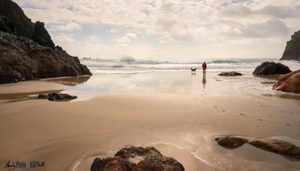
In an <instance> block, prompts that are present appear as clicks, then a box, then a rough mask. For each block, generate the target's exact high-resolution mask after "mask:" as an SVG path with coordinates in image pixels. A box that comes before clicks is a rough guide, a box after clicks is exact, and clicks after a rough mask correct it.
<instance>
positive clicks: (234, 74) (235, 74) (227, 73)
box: [218, 71, 243, 76]
mask: <svg viewBox="0 0 300 171" xmlns="http://www.w3.org/2000/svg"><path fill="white" fill-rule="evenodd" d="M218 75H219V76H241V75H243V74H241V73H239V72H235V71H231V72H221V73H219V74H218Z"/></svg>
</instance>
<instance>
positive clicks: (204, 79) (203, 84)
mask: <svg viewBox="0 0 300 171" xmlns="http://www.w3.org/2000/svg"><path fill="white" fill-rule="evenodd" d="M205 84H206V73H205V72H203V77H202V87H203V88H205Z"/></svg>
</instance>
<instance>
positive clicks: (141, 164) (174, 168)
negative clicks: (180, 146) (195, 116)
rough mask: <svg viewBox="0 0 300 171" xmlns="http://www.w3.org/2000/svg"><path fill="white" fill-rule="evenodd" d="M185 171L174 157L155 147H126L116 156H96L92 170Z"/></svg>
mask: <svg viewBox="0 0 300 171" xmlns="http://www.w3.org/2000/svg"><path fill="white" fill-rule="evenodd" d="M112 170H113V171H147V170H149V171H150V170H153V171H184V167H183V166H182V164H180V163H179V162H178V161H176V160H175V159H173V158H170V157H165V156H163V155H162V154H161V153H160V152H159V151H157V150H156V149H155V148H153V147H146V148H143V147H125V148H123V149H121V150H120V151H118V152H117V153H116V154H115V156H114V157H110V158H105V159H99V158H96V159H95V160H94V162H93V164H92V166H91V171H112Z"/></svg>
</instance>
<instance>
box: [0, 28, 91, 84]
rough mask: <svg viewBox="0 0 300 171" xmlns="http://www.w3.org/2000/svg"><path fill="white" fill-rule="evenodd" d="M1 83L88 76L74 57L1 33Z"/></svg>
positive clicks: (84, 68) (86, 70) (22, 38)
mask: <svg viewBox="0 0 300 171" xmlns="http://www.w3.org/2000/svg"><path fill="white" fill-rule="evenodd" d="M0 58H1V60H0V83H11V82H13V80H18V81H22V80H33V79H39V78H49V77H64V76H79V75H91V72H90V71H89V69H88V68H87V67H86V66H84V65H82V64H80V61H79V60H78V58H77V57H73V56H70V55H69V54H68V53H67V52H65V51H64V50H63V49H62V48H60V47H55V49H52V48H49V47H45V46H41V45H39V44H38V43H36V42H34V41H33V40H31V39H29V38H26V37H18V36H15V35H13V34H9V33H4V32H1V31H0Z"/></svg>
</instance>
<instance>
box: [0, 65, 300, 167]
mask: <svg viewBox="0 0 300 171" xmlns="http://www.w3.org/2000/svg"><path fill="white" fill-rule="evenodd" d="M270 82H271V83H270ZM272 82H274V80H272V79H267V78H256V77H253V76H252V75H251V74H245V75H244V76H241V77H234V78H224V77H220V76H217V75H216V73H208V74H207V75H206V77H205V82H204V80H203V75H202V73H201V71H198V72H197V74H196V75H194V74H191V73H190V72H189V71H173V72H170V71H167V72H164V71H158V72H149V73H139V74H95V75H94V76H92V77H91V78H89V79H78V78H76V79H74V78H73V79H72V78H58V79H50V80H41V81H27V82H21V83H17V84H12V85H9V84H6V85H5V84H4V85H1V88H3V87H5V88H6V89H1V90H2V91H4V90H5V92H7V93H6V95H5V96H4V95H2V96H0V97H1V104H0V107H1V114H0V137H1V140H2V141H1V143H0V150H1V154H0V161H1V169H3V165H5V163H6V162H7V161H44V162H45V167H43V168H38V169H41V170H89V169H90V166H91V163H92V161H93V159H94V158H96V157H107V156H112V155H113V154H114V153H115V152H116V151H117V150H119V149H120V148H122V147H124V146H125V145H134V146H144V147H146V146H154V147H155V148H157V149H158V150H159V151H160V152H161V153H162V154H164V155H166V156H170V157H173V158H175V159H176V160H178V161H179V162H180V163H182V164H183V166H184V167H185V169H186V170H188V171H197V170H299V169H300V163H299V161H298V160H293V159H290V158H286V157H283V156H280V155H278V154H274V153H270V152H267V151H263V150H260V149H257V148H255V147H252V146H249V145H244V146H243V147H241V148H239V149H235V150H229V149H225V148H222V147H221V146H219V145H218V144H217V143H216V142H215V140H214V139H215V138H216V137H218V136H222V135H240V136H246V137H253V138H262V139H265V138H275V139H280V140H285V141H288V142H291V143H293V144H295V145H297V146H300V140H299V139H300V131H299V130H300V129H299V128H300V116H299V111H300V101H299V99H298V96H297V95H293V94H288V93H278V92H274V91H273V90H271V86H272ZM100 85H102V86H100ZM254 85H255V86H254ZM33 89H34V90H35V91H33ZM48 91H57V92H61V91H62V92H67V93H69V94H72V95H77V96H78V99H76V100H74V101H70V102H50V101H46V100H41V99H36V98H35V96H36V95H37V94H39V93H37V92H48ZM13 92H18V93H13ZM1 93H2V94H3V92H1ZM10 93H11V95H10V96H8V95H7V94H10ZM22 93H23V96H21V97H20V94H22ZM24 93H25V95H24ZM13 94H14V95H13ZM28 97H30V98H28ZM38 169H36V170H38ZM21 170H22V169H21ZM24 170H26V169H24ZM27 170H28V169H27Z"/></svg>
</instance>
